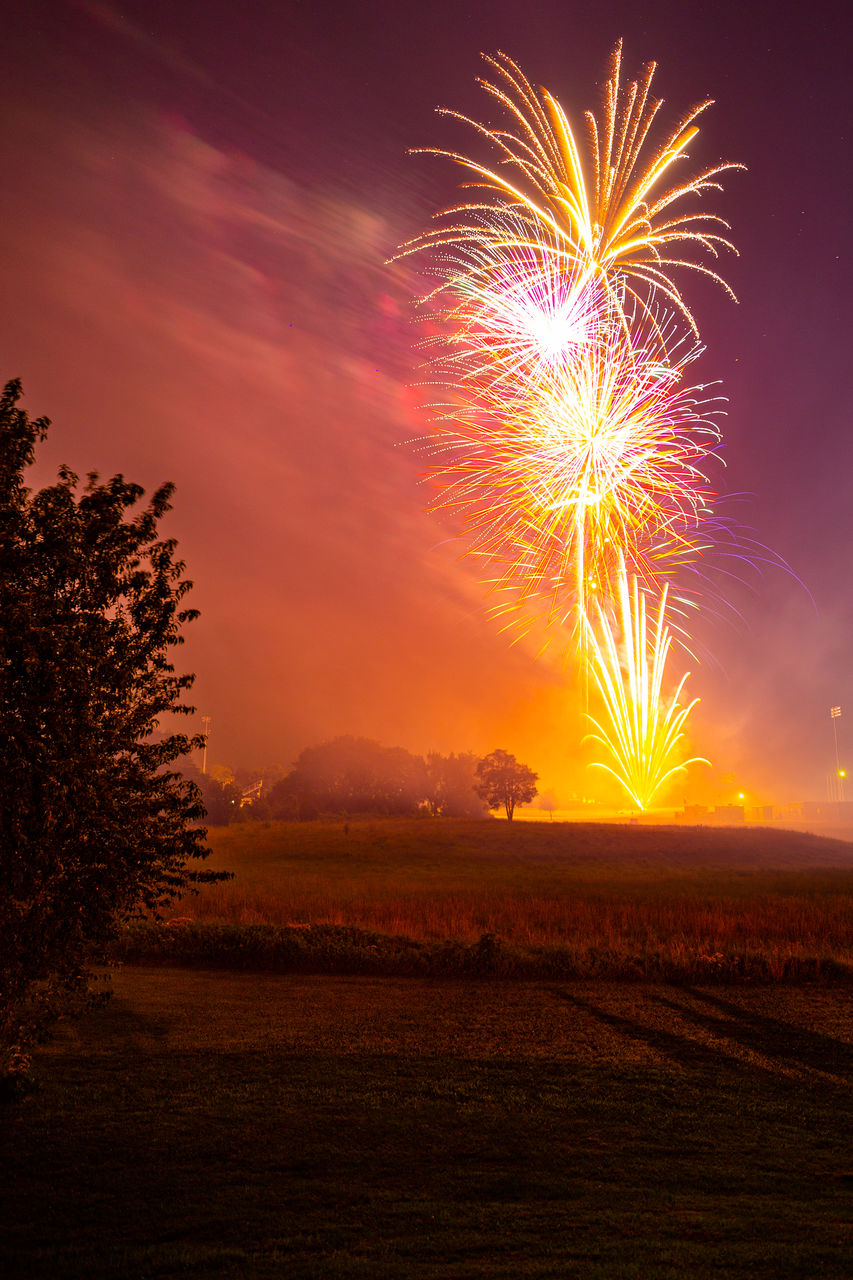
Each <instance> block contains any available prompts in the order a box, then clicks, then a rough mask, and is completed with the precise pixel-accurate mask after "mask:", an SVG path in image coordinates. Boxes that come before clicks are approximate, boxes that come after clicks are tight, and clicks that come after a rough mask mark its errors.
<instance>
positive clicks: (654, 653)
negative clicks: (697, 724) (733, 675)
mask: <svg viewBox="0 0 853 1280" xmlns="http://www.w3.org/2000/svg"><path fill="white" fill-rule="evenodd" d="M667 590H668V588H667V587H666V586H665V587H664V588H663V590H662V592H661V594H660V598H659V602H658V607H657V616H656V618H655V620H654V623H653V627H652V629H651V631H650V630H649V626H648V620H647V615H646V596H645V593H644V592H642V591H641V590H640V589H639V587H638V585H637V579H636V578H632V579H631V580H630V582H629V579H628V574H627V572H626V570H625V566H624V564H622V565H621V566H620V569H619V574H618V590H617V593H616V599H617V601H618V611H617V610H614V612H616V613H617V617H618V622H617V624H616V626H615V627H614V623H613V621H611V618H610V616H609V613H608V610H607V608H606V607H604V606H602V605H598V604H597V605H596V607H595V615H596V618H595V623H593V622H592V621H590V619H589V618H585V619H584V623H585V627H586V631H587V646H588V652H589V668H590V670H591V672H592V676H593V680H594V683H595V687H596V688H597V690H598V693H599V695H600V698H601V702H602V704H603V716H602V718H601V719H596V718H595V717H594V716H592V715H589V717H588V718H589V720H590V722H591V724H592V725H593V727H594V729H595V730H596V732H595V733H592V734H590V735H589V740H590V741H593V742H596V743H598V744H599V745H600V746H602V747H604V749H605V751H606V752H607V755H608V756H609V759H610V763H605V762H602V761H595V762H594V765H593V767H594V768H598V769H602V770H604V771H605V772H606V773H609V774H610V775H611V776H612V777H614V778H615V779H616V780H617V782H618V783H619V784H620V786H621V787H622V788H623V789H624V790H625V792H627V794H628V795H629V796H630V798H631V800H632V801H633V802H634V804H636V806H637V808H638V809H646V808H648V806H649V805H650V804H651V802H652V800H653V799H654V797H655V796H656V795H657V793H658V792H659V791H660V789H661V787H663V785H664V783H665V782H666V781H667V779H669V778H671V777H672V776H673V774H675V773H679V772H682V771H683V770H685V769H686V768H687V766H688V765H689V764H699V763H702V764H709V763H710V762H709V761H708V760H705V759H704V757H701V756H693V757H692V758H691V759H689V760H680V759H679V758H678V756H679V745H680V743H681V741H682V739H683V737H684V732H683V731H684V724H685V721H686V720H687V717H688V716H689V715H690V712H691V711H692V710H693V708H694V707H695V706H696V703H697V702H698V701H699V699H698V698H694V699H693V700H692V701H691V702H689V703H686V704H684V705H682V704H681V703H680V701H679V700H680V698H681V695H682V692H683V690H684V686H685V684H686V682H687V679H688V676H689V672H686V673H685V674H684V675H683V676H682V677H681V679H680V680H679V682H678V685H677V686H676V689H675V692H674V693H672V694H670V695H666V694H665V693H664V687H663V686H664V679H665V676H666V665H667V660H668V658H669V652H670V647H671V644H672V637H671V634H670V629H669V627H668V625H667V621H666V607H667Z"/></svg>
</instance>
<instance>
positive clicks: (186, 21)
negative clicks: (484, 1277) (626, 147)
mask: <svg viewBox="0 0 853 1280" xmlns="http://www.w3.org/2000/svg"><path fill="white" fill-rule="evenodd" d="M16 9H17V12H16V13H15V14H13V16H12V18H11V25H10V28H9V30H8V31H7V34H6V47H7V58H6V64H7V66H6V71H5V73H4V81H3V85H2V88H0V94H2V96H3V99H4V101H3V103H2V111H3V120H4V124H5V128H4V130H3V132H2V136H0V156H2V161H3V164H4V172H5V174H6V182H5V183H4V188H5V190H4V201H3V210H4V211H3V216H2V221H0V239H2V250H3V258H4V263H5V270H4V273H3V289H4V293H5V297H4V299H3V306H2V308H0V350H2V353H3V359H2V365H3V368H2V376H3V378H4V379H5V378H8V377H12V376H21V377H22V378H23V380H24V389H25V393H26V404H27V407H28V408H29V409H30V411H31V412H33V413H36V414H38V413H46V414H48V415H49V416H50V417H52V418H53V419H54V424H55V425H54V427H53V430H52V433H51V437H50V440H49V443H48V445H47V446H46V447H45V449H44V451H43V453H42V461H41V465H40V469H39V479H40V480H42V481H47V480H49V479H50V478H51V474H52V472H53V470H54V469H55V466H56V464H57V463H59V462H61V461H66V462H68V463H69V464H70V465H71V466H72V467H74V468H75V469H77V470H79V471H80V472H82V473H85V472H87V471H89V470H90V469H97V470H99V471H101V472H102V473H104V474H107V473H112V472H114V471H118V470H121V471H123V472H124V473H125V474H127V475H128V476H129V477H131V478H133V479H135V480H139V481H140V482H141V483H143V484H145V485H146V486H148V487H153V486H154V485H156V484H157V483H158V482H160V481H161V480H164V479H171V480H174V481H175V482H176V483H177V486H178V491H177V496H176V502H175V511H174V513H173V515H172V516H171V517H170V518H169V525H168V531H169V532H170V533H173V534H174V535H175V536H177V537H178V538H179V539H180V543H181V548H182V552H183V554H184V556H185V558H186V560H187V562H188V569H189V573H190V576H191V577H192V578H193V579H194V581H195V583H196V589H195V592H194V603H195V604H196V605H197V606H198V607H199V608H200V609H201V610H202V618H201V620H200V621H199V622H198V623H196V624H194V627H193V628H192V629H191V630H190V632H189V633H188V642H187V646H186V648H185V650H184V653H183V655H182V656H183V657H184V658H185V660H186V664H187V665H188V666H189V667H190V669H193V670H195V671H196V672H197V673H198V680H197V685H196V690H195V701H196V703H197V705H198V707H199V711H200V713H202V712H203V713H207V714H210V715H211V716H212V717H213V721H214V730H213V736H212V738H211V746H210V752H211V758H212V759H213V760H216V761H222V762H228V763H230V764H232V765H237V764H246V765H255V766H261V765H264V764H267V763H270V762H273V761H277V762H280V763H281V764H282V765H283V766H286V765H287V764H288V763H289V762H290V761H291V760H292V758H293V756H294V755H295V754H296V753H297V752H298V751H299V750H300V749H301V748H302V747H303V746H305V745H308V744H309V743H312V742H315V741H318V740H321V739H323V738H326V737H329V736H332V735H334V734H337V733H344V732H354V733H360V734H365V735H367V736H371V737H376V738H378V739H380V740H381V741H384V742H386V743H388V744H389V745H396V744H399V745H404V746H407V747H410V748H411V749H414V750H418V751H423V750H427V749H430V748H436V749H440V750H445V751H447V750H465V749H473V750H475V751H486V750H489V749H491V748H493V747H495V746H503V747H505V748H507V749H509V750H512V751H515V752H516V753H517V754H518V755H520V756H521V757H522V758H524V759H525V760H527V761H528V762H529V763H530V764H531V765H532V766H533V767H534V768H536V769H538V770H539V771H540V773H541V774H542V777H543V783H544V784H545V785H547V786H551V787H555V788H556V790H557V791H558V793H559V794H560V795H561V796H568V795H570V794H571V793H572V792H578V793H582V792H584V791H588V790H589V787H588V784H587V781H586V779H585V775H584V771H583V768H582V765H581V763H580V758H581V756H580V752H579V749H578V746H577V739H578V737H579V735H580V732H581V731H580V729H579V721H578V718H577V715H576V712H575V706H576V702H577V698H576V694H575V686H576V680H575V677H574V675H573V673H572V671H571V669H563V668H561V666H560V664H559V663H558V662H556V661H548V660H538V661H537V659H536V657H535V654H534V653H533V651H532V650H528V649H526V648H525V647H524V646H523V645H517V646H515V647H514V648H512V647H510V646H509V644H508V642H507V638H506V637H505V636H504V635H501V634H500V632H499V630H498V627H497V626H496V624H495V623H494V622H493V621H492V620H491V619H490V618H489V617H488V613H487V606H488V602H487V601H485V600H484V589H483V587H482V586H481V585H480V584H479V582H478V581H477V577H476V574H475V572H474V569H473V567H472V566H471V565H470V564H469V563H468V562H467V561H464V560H463V561H460V559H459V555H460V552H461V550H462V547H461V545H460V544H459V543H457V542H454V541H452V540H450V532H451V531H450V530H449V529H447V528H443V527H442V526H441V525H440V524H439V523H438V522H437V521H436V520H435V518H434V517H429V516H427V515H425V514H424V513H423V508H424V506H425V503H426V499H427V495H426V492H425V491H424V489H423V487H421V486H419V483H418V474H419V470H420V466H421V464H420V462H419V459H418V456H417V453H416V451H415V450H414V449H413V448H412V447H411V445H410V443H409V442H410V441H411V440H412V438H413V437H415V436H417V435H419V434H422V433H423V431H424V430H425V423H424V420H423V418H422V417H421V416H420V414H419V412H418V411H417V409H416V407H415V395H414V393H413V392H412V391H411V389H410V385H411V383H413V382H414V381H415V380H416V378H417V373H416V364H417V353H416V351H415V349H414V348H415V343H416V341H417V336H418V335H417V331H416V329H415V327H414V325H413V323H412V320H413V317H412V308H411V292H412V288H413V283H412V280H411V278H410V277H409V274H408V269H404V268H403V267H402V266H399V265H398V266H396V267H393V268H389V267H387V266H385V265H384V264H385V260H386V259H387V257H388V255H389V254H390V253H391V252H392V251H393V249H394V247H395V245H396V244H397V243H399V242H400V241H402V240H403V239H406V238H408V237H410V236H412V235H414V234H417V232H418V231H420V230H421V229H422V227H423V226H424V224H425V223H426V221H427V219H428V218H429V216H430V214H431V212H432V211H433V210H435V209H437V208H439V207H442V206H444V205H445V204H447V203H448V202H449V201H450V200H451V199H452V196H453V191H454V186H455V182H456V177H457V175H456V174H455V173H454V172H453V170H452V168H450V167H449V166H447V165H445V164H443V163H442V162H439V161H436V160H432V159H430V158H428V157H423V156H414V157H412V156H408V155H407V154H406V149H407V148H408V147H411V146H418V145H431V144H435V145H442V144H444V143H446V142H448V141H450V140H451V139H450V133H449V128H450V126H449V124H448V123H447V122H443V121H442V120H440V119H439V118H438V117H436V116H435V115H434V107H435V106H437V105H448V106H452V107H456V108H459V109H461V110H463V111H467V112H470V113H472V114H475V115H478V116H482V115H483V114H484V112H486V111H487V106H486V99H485V97H484V96H483V95H482V93H481V91H480V90H478V88H477V86H476V84H475V77H476V76H477V75H479V74H480V73H481V63H480V59H479V53H480V51H481V50H485V51H490V50H494V49H496V48H501V49H504V50H505V51H506V52H508V53H509V54H510V55H511V56H513V57H514V58H515V59H516V60H517V61H518V62H519V63H520V65H521V66H522V67H523V68H524V69H525V70H526V72H527V74H528V75H529V76H530V78H531V79H532V80H533V81H534V82H538V83H543V84H545V85H547V86H548V87H549V88H550V89H551V90H552V91H553V92H554V93H555V94H556V96H557V97H558V98H560V100H561V101H562V102H563V104H564V105H565V106H566V108H567V109H568V110H569V112H570V114H571V115H573V116H575V117H577V116H578V115H579V112H580V110H582V109H583V108H585V107H588V106H591V107H597V105H598V93H599V85H600V82H601V80H602V79H603V76H604V73H605V69H606V65H607V59H608V54H609V50H610V48H611V47H612V45H613V43H614V42H615V40H616V39H617V38H618V37H619V36H620V35H621V36H623V37H624V39H625V62H626V69H627V70H628V71H629V72H636V71H638V70H639V68H640V65H641V64H642V63H644V62H645V61H647V60H648V59H650V58H654V59H656V60H657V62H658V63H659V71H658V74H657V77H656V86H657V88H658V90H659V92H660V93H661V94H662V95H663V96H664V97H665V98H666V101H667V107H668V110H669V112H670V117H668V118H671V117H674V116H675V115H676V114H678V113H680V111H681V110H682V109H683V108H684V107H686V106H687V105H689V104H692V103H693V102H695V101H697V100H699V99H701V98H703V97H705V96H711V97H713V98H715V99H716V104H715V106H714V107H712V108H711V109H710V110H709V112H708V113H707V114H706V115H705V116H704V117H703V122H704V123H703V124H702V131H701V134H700V145H699V146H698V147H696V146H694V147H693V149H692V152H691V154H692V155H693V156H694V157H695V159H696V161H697V162H699V163H711V162H713V161H715V160H717V159H719V158H725V159H732V160H739V161H742V162H743V163H745V164H746V165H747V167H748V172H747V173H745V174H738V173H736V174H733V175H731V176H729V177H728V178H727V180H726V193H725V195H724V196H723V197H721V198H720V199H719V201H718V202H717V204H716V208H717V210H718V211H719V212H721V213H723V215H724V216H725V217H727V218H728V219H729V221H730V222H731V224H732V228H733V238H734V240H735V242H736V244H737V245H738V248H739V250H740V254H741V256H740V257H739V258H737V259H731V260H730V261H729V262H727V263H726V264H725V274H726V276H727V278H728V279H729V280H730V281H731V283H732V285H733V286H734V288H735V291H736V292H737V294H738V296H739V298H740V303H739V305H737V306H735V305H734V304H732V303H731V302H729V301H728V300H727V299H726V298H725V296H724V295H723V294H722V292H721V291H719V290H715V289H714V288H713V287H712V286H710V285H705V284H703V283H701V282H700V283H699V284H698V285H697V284H696V283H694V282H692V281H690V280H687V281H686V282H685V288H686V289H687V290H688V292H689V297H690V300H691V302H692V305H693V309H694V311H695V312H696V314H697V316H698V318H699V321H700V326H701V329H702V336H703V340H704V342H705V344H706V346H707V352H706V354H705V355H704V356H703V357H702V361H701V372H702V377H703V380H707V381H710V380H713V379H717V378H719V379H720V380H721V381H722V390H723V393H724V394H725V395H726V396H727V397H728V399H729V405H728V416H727V418H726V419H724V421H723V432H724V438H725V443H726V447H725V453H724V456H725V458H726V463H727V470H726V472H725V475H724V485H725V488H726V491H727V492H728V493H730V494H743V495H745V500H744V501H742V502H737V503H735V504H734V505H731V507H730V509H731V510H732V512H734V513H736V515H737V518H738V519H739V520H740V521H741V522H742V523H744V524H746V525H748V526H750V527H751V528H752V529H753V530H754V535H755V537H756V538H757V539H758V540H759V541H760V542H762V543H764V544H766V545H768V546H769V547H772V548H773V550H774V551H775V552H776V553H778V555H779V556H781V557H783V558H784V559H785V560H786V561H787V562H788V563H789V564H790V566H791V568H792V570H793V573H794V575H795V576H788V575H786V574H785V573H783V572H781V571H780V570H778V569H772V568H770V569H767V570H766V571H765V572H764V573H763V574H762V575H761V576H760V577H757V576H755V575H753V576H752V577H751V578H750V582H751V584H752V585H751V589H750V590H748V591H747V590H738V591H736V592H734V593H733V596H734V601H735V603H736V605H737V607H738V608H739V610H740V612H741V615H742V622H741V624H740V625H739V626H737V627H735V626H733V625H731V624H729V623H725V622H721V621H719V620H716V619H715V618H714V616H713V611H712V610H711V609H708V610H707V611H706V613H705V615H704V616H703V617H702V618H701V619H700V620H699V621H698V623H697V625H696V628H695V631H696V636H697V641H698V643H699V644H700V645H701V648H702V653H703V655H708V656H710V655H713V658H714V659H715V660H716V661H715V662H711V661H709V660H707V658H706V660H705V661H704V662H703V664H702V665H701V666H700V667H699V668H695V666H694V671H693V675H692V677H691V685H692V689H693V693H694V694H699V695H701V698H702V702H701V704H700V706H699V707H698V708H697V709H696V711H695V712H694V716H693V721H692V746H693V748H694V750H697V751H698V752H699V753H700V754H701V753H704V754H708V755H710V757H711V758H712V760H713V762H714V768H713V769H712V770H711V771H705V773H704V775H703V779H702V780H701V781H700V780H699V776H698V775H691V777H693V778H694V779H695V780H692V781H690V782H688V783H687V784H686V785H685V786H682V787H681V788H680V792H679V795H684V796H686V797H687V798H688V799H691V798H699V797H700V796H706V797H707V798H716V799H726V798H729V796H730V793H731V791H732V790H737V789H743V788H745V789H746V790H747V791H748V792H749V794H750V795H754V796H755V797H756V798H773V797H776V798H780V799H781V798H801V797H803V796H814V797H820V796H822V795H823V794H824V789H825V775H826V773H827V770H828V769H829V768H830V767H831V766H832V762H833V751H832V731H831V726H830V720H829V708H830V706H831V705H833V704H838V703H840V704H841V705H842V706H843V707H844V717H843V718H842V720H841V721H840V722H839V726H840V742H841V746H842V754H844V752H845V750H846V744H847V743H849V744H850V750H851V760H850V763H851V765H853V652H851V649H853V646H851V639H853V583H851V552H853V536H851V534H852V533H853V509H852V508H851V497H850V484H851V479H853V433H851V431H850V429H849V424H850V419H851V412H850V411H851V390H850V385H851V384H850V378H849V374H848V368H849V355H848V347H849V335H850V330H851V324H850V321H851V315H850V309H851V288H850V285H851V280H850V266H849V239H848V237H849V231H848V222H849V207H850V203H851V195H853V192H851V177H850V165H849V151H850V142H851V134H850V126H851V120H850V93H849V66H850V60H851V53H853V49H851V42H850V36H849V32H848V27H849V23H848V22H846V21H845V19H846V12H847V9H846V6H845V5H842V4H829V3H821V2H818V3H814V4H811V5H808V6H793V5H786V4H767V5H763V4H756V5H744V4H743V3H742V0H741V2H740V3H733V2H729V0H725V2H724V3H720V4H717V5H708V4H702V5H698V4H697V5H691V4H686V5H685V4H682V5H679V6H676V5H673V4H663V3H646V4H644V5H642V6H640V5H636V4H627V3H621V2H620V3H615V4H611V5H610V6H609V8H608V10H607V13H606V15H605V16H601V15H600V14H599V13H598V12H596V8H595V6H582V5H579V4H578V5H575V4H571V3H566V2H565V0H554V2H553V3H537V0H531V2H530V3H528V4H525V5H523V6H516V7H512V6H510V5H508V4H504V3H501V2H500V0H492V2H490V3H488V4H486V3H482V2H481V0H473V2H472V3H468V4H465V5H460V4H457V3H450V2H449V0H439V2H438V3H433V4H430V5H424V6H420V7H417V8H416V7H414V6H407V5H404V4H401V3H399V0H387V2H383V3H373V4H371V3H359V4H357V5H356V4H352V5H343V4H325V5H324V4H323V3H321V2H317V3H313V4H309V3H295V2H291V3H275V4H273V3H266V2H263V0H262V2H258V3H254V4H248V5H246V4H243V5H240V4H237V3H236V2H229V3H222V2H220V3H216V2H215V0H205V2H204V3H202V2H201V0H198V2H197V3H189V2H186V0H182V3H180V4H177V5H176V4H173V3H159V2H157V0H154V2H152V0H147V2H145V3H143V0H134V2H133V3H129V4H121V5H120V6H119V5H113V4H106V3H96V2H95V0H78V2H77V3H67V4H64V3H60V2H59V0H53V2H52V3H40V0H31V2H30V3H28V4H27V5H21V6H17V7H16ZM797 579H800V580H801V581H802V583H804V584H805V585H806V586H807V587H808V590H809V591H810V592H811V595H812V597H813V600H814V604H812V602H811V601H810V599H809V595H808V593H807V592H806V591H805V590H804V588H803V586H801V585H799V583H798V581H797ZM676 798H678V797H676Z"/></svg>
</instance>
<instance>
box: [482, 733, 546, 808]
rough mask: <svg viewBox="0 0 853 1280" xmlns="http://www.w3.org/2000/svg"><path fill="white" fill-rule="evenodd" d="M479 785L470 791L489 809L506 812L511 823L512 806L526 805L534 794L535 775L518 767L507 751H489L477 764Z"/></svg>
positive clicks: (521, 765) (531, 771) (528, 769)
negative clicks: (474, 792)
mask: <svg viewBox="0 0 853 1280" xmlns="http://www.w3.org/2000/svg"><path fill="white" fill-rule="evenodd" d="M477 777H478V778H479V782H478V783H477V785H476V786H475V788H474V790H475V791H476V792H477V795H478V796H480V797H481V799H482V800H484V801H485V802H486V804H487V805H488V806H489V808H490V809H500V808H501V806H503V808H504V809H505V810H506V816H507V821H509V822H512V816H513V813H514V812H515V807H516V805H519V804H528V803H529V802H530V801H531V800H532V799H533V797H534V796H535V795H536V781H537V779H538V777H539V775H538V773H534V772H533V770H532V769H530V768H528V766H527V765H526V764H519V763H518V761H517V760H516V758H515V756H514V755H511V754H510V753H509V752H508V751H500V750H498V751H492V752H491V753H490V754H489V755H487V756H486V757H485V759H483V760H481V761H480V763H479V764H478V765H477Z"/></svg>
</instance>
